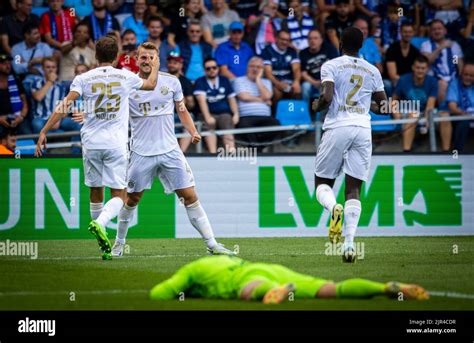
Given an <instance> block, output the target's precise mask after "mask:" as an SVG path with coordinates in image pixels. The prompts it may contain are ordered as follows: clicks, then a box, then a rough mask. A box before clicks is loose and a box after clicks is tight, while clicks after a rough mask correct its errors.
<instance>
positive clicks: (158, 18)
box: [145, 15, 163, 26]
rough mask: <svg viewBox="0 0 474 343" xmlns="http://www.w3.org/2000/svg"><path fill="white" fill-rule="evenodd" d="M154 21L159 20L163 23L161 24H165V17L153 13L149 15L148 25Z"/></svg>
mask: <svg viewBox="0 0 474 343" xmlns="http://www.w3.org/2000/svg"><path fill="white" fill-rule="evenodd" d="M152 21H159V22H160V23H161V26H163V19H161V17H158V16H157V15H153V16H151V17H149V18H148V19H147V20H146V23H145V24H146V26H148V25H150V23H151V22H152Z"/></svg>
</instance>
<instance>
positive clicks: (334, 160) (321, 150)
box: [314, 128, 347, 243]
mask: <svg viewBox="0 0 474 343" xmlns="http://www.w3.org/2000/svg"><path fill="white" fill-rule="evenodd" d="M343 129H344V128H338V129H332V130H327V131H325V132H324V134H323V137H322V139H321V144H320V145H319V147H318V151H317V154H316V166H315V171H314V174H315V188H316V199H317V200H318V202H319V203H320V204H321V205H322V206H323V207H324V208H325V209H326V210H328V211H329V212H330V213H331V219H330V222H329V240H330V241H331V242H333V243H337V242H339V241H340V239H341V232H342V214H343V207H342V205H341V204H337V202H336V196H335V195H334V191H333V190H332V187H333V186H334V181H335V179H336V177H337V176H338V175H339V173H340V171H341V168H342V165H343V156H344V151H345V147H346V145H347V135H344V132H343V134H340V133H339V132H341V131H343Z"/></svg>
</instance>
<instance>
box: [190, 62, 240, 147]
mask: <svg viewBox="0 0 474 343" xmlns="http://www.w3.org/2000/svg"><path fill="white" fill-rule="evenodd" d="M204 69H205V71H206V76H204V77H201V78H199V79H197V80H196V83H195V84H194V95H195V96H196V100H197V102H198V104H199V108H200V110H201V114H202V116H203V118H204V122H205V123H206V126H207V129H209V130H216V129H218V130H230V129H233V128H234V127H235V125H237V123H238V122H239V108H238V106H237V101H236V99H235V93H234V90H233V89H232V85H231V84H230V81H229V80H228V79H227V78H226V77H224V76H220V75H219V67H218V66H217V62H216V60H215V59H213V58H207V59H206V60H205V61H204ZM222 139H223V143H224V146H225V148H226V150H228V151H234V150H235V143H234V135H224V136H223V137H222ZM205 140H206V144H207V147H208V150H209V152H210V153H212V154H214V153H216V152H217V136H207V137H206V138H205Z"/></svg>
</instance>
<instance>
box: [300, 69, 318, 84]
mask: <svg viewBox="0 0 474 343" xmlns="http://www.w3.org/2000/svg"><path fill="white" fill-rule="evenodd" d="M301 78H302V79H303V81H307V82H309V83H311V84H312V85H313V86H315V87H319V86H320V85H321V81H319V80H316V79H314V78H313V77H312V76H311V75H309V73H308V72H307V71H306V70H304V71H302V72H301Z"/></svg>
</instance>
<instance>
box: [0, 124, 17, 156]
mask: <svg viewBox="0 0 474 343" xmlns="http://www.w3.org/2000/svg"><path fill="white" fill-rule="evenodd" d="M15 149H16V131H15V130H12V129H8V130H5V129H3V128H1V127H0V155H14V154H15Z"/></svg>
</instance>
